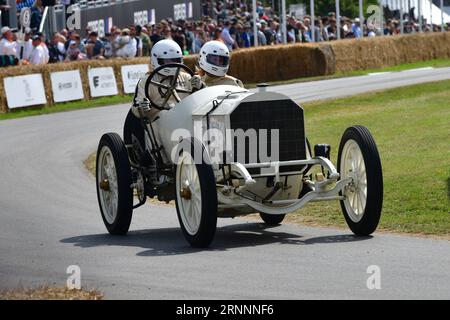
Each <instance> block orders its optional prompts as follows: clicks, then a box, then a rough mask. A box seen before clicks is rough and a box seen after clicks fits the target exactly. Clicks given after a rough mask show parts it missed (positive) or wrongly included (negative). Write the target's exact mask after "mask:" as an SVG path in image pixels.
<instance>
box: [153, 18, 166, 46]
mask: <svg viewBox="0 0 450 320" xmlns="http://www.w3.org/2000/svg"><path fill="white" fill-rule="evenodd" d="M163 39H164V37H163V36H162V25H161V23H158V24H157V25H156V26H155V27H154V28H153V34H152V35H151V36H150V40H151V41H152V45H153V46H154V45H155V44H156V43H157V42H158V41H160V40H163Z"/></svg>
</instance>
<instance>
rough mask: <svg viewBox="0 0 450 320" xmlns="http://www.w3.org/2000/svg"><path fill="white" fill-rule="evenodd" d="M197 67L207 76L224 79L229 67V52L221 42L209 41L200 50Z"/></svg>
mask: <svg viewBox="0 0 450 320" xmlns="http://www.w3.org/2000/svg"><path fill="white" fill-rule="evenodd" d="M198 65H199V66H200V68H202V70H203V71H206V72H207V73H209V74H212V75H214V76H217V77H224V76H225V75H226V74H227V72H228V68H229V66H230V51H229V50H228V48H227V46H226V45H225V44H224V43H223V42H220V41H209V42H207V43H205V44H204V45H203V47H202V48H201V49H200V58H199V60H198Z"/></svg>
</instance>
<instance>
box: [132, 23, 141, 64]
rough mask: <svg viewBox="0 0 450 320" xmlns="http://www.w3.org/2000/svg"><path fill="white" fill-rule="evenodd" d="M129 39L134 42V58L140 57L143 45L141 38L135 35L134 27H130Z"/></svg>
mask: <svg viewBox="0 0 450 320" xmlns="http://www.w3.org/2000/svg"><path fill="white" fill-rule="evenodd" d="M130 37H131V38H133V39H134V40H135V41H136V55H135V57H142V50H143V44H142V40H141V38H140V37H139V36H138V35H137V31H136V27H135V26H130Z"/></svg>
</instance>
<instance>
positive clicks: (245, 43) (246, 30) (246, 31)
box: [238, 24, 252, 48]
mask: <svg viewBox="0 0 450 320" xmlns="http://www.w3.org/2000/svg"><path fill="white" fill-rule="evenodd" d="M251 28H252V27H251V26H250V24H245V25H244V27H242V25H241V24H239V25H238V32H240V39H241V41H242V43H241V45H240V47H242V48H250V47H251V46H252V44H251V42H250V30H251ZM240 30H241V31H240Z"/></svg>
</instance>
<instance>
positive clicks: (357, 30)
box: [352, 18, 362, 39]
mask: <svg viewBox="0 0 450 320" xmlns="http://www.w3.org/2000/svg"><path fill="white" fill-rule="evenodd" d="M352 32H353V35H354V36H355V38H357V39H359V38H361V37H362V30H361V23H360V21H359V18H355V20H354V22H353V24H352Z"/></svg>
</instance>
